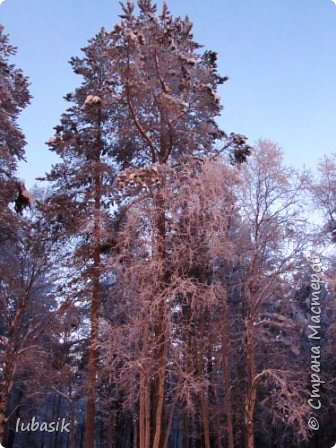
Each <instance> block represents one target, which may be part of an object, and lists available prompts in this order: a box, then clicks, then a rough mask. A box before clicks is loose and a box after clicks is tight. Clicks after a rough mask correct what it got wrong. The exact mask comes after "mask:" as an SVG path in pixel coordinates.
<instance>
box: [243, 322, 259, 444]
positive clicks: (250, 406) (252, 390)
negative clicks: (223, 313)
mask: <svg viewBox="0 0 336 448" xmlns="http://www.w3.org/2000/svg"><path fill="white" fill-rule="evenodd" d="M252 325H253V324H252V319H251V318H250V316H249V318H248V319H247V321H246V332H247V347H246V349H247V372H248V385H249V388H248V395H247V400H246V408H245V424H246V448H254V423H253V419H254V408H255V405H256V402H257V386H256V382H255V377H256V365H255V341H254V337H253V328H252Z"/></svg>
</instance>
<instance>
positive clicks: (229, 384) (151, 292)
mask: <svg viewBox="0 0 336 448" xmlns="http://www.w3.org/2000/svg"><path fill="white" fill-rule="evenodd" d="M120 18H121V21H120V23H118V24H117V25H116V26H115V27H114V29H113V30H112V31H107V30H105V29H102V30H100V32H99V33H98V34H97V35H96V36H95V37H94V38H93V39H91V40H90V41H89V42H88V45H87V47H85V48H84V49H83V56H82V57H81V58H80V57H76V58H72V59H71V61H70V64H71V67H72V69H73V71H74V72H75V73H76V74H78V75H79V76H80V77H81V84H80V85H79V87H78V88H77V89H76V90H75V91H74V92H72V93H69V94H67V95H66V97H65V99H66V101H67V102H68V103H69V107H68V108H67V110H66V111H65V112H64V114H63V115H62V116H61V118H60V122H59V124H57V125H56V126H55V128H54V130H55V133H54V136H52V137H51V138H49V140H48V141H47V145H48V147H49V149H50V150H51V151H54V152H55V153H56V154H57V155H58V162H57V163H56V164H54V166H53V167H52V168H51V170H50V172H48V173H46V175H45V177H44V178H42V177H41V178H40V179H39V180H41V181H44V182H45V183H44V184H43V185H44V188H42V187H40V186H39V188H37V187H36V188H35V189H34V191H33V192H28V191H26V188H25V186H24V182H23V181H22V180H20V179H18V178H17V173H16V167H17V163H18V161H19V160H21V159H24V147H25V138H24V135H23V134H22V131H21V130H20V128H19V126H18V122H17V120H18V116H19V113H20V111H21V110H22V109H23V108H25V107H26V106H27V105H28V104H29V101H30V95H29V91H28V80H27V78H26V77H24V75H23V73H22V72H21V71H20V70H19V69H17V68H16V67H15V66H14V65H13V64H12V63H11V61H10V58H11V57H12V56H13V55H14V54H15V52H16V49H15V48H13V47H12V46H11V45H10V44H9V41H8V36H6V34H5V32H4V29H3V27H0V93H1V97H0V123H1V126H0V159H1V165H0V246H1V248H0V249H1V250H0V316H1V320H0V443H3V444H4V446H5V447H6V448H8V447H9V448H13V447H14V448H15V447H22V446H29V447H41V448H42V447H45V448H52V447H60V448H65V447H68V448H77V447H83V448H84V447H85V448H94V447H96V448H97V447H101V448H103V447H106V448H212V447H213V448H224V447H225V448H226V447H228V448H234V447H245V448H257V447H270V448H271V447H278V448H287V447H298V448H314V447H326V446H328V445H330V444H332V443H333V442H334V440H335V438H336V434H335V430H334V429H333V424H332V423H333V420H334V419H335V417H336V416H335V410H334V409H335V405H336V401H335V380H334V375H335V367H336V366H335V363H334V361H333V359H334V355H335V352H334V351H335V349H334V345H333V344H334V341H335V337H336V332H335V329H336V327H335V324H334V316H335V311H336V308H335V304H334V300H335V280H334V273H335V266H336V265H335V256H334V250H333V247H334V246H333V244H334V243H335V232H336V227H335V219H336V215H335V213H336V212H335V203H336V202H335V201H336V187H335V186H336V158H335V156H334V155H332V156H329V157H326V158H325V159H324V160H323V161H322V162H321V164H320V165H319V167H318V170H317V174H316V175H313V174H312V173H309V172H304V171H298V170H294V169H292V168H290V167H287V166H286V165H285V164H284V161H283V155H282V151H281V149H280V148H279V147H278V146H277V145H276V144H275V143H273V142H271V141H269V140H260V141H259V142H257V143H256V144H255V145H253V146H250V145H249V144H248V142H247V138H246V137H245V136H243V135H239V134H235V133H230V134H227V133H226V132H224V131H223V130H222V129H220V127H219V126H218V124H217V122H216V118H217V117H218V116H219V115H220V113H221V110H222V105H221V102H220V97H219V95H218V86H219V85H221V84H223V83H224V82H225V81H227V79H228V78H227V77H226V76H224V77H223V76H220V74H219V73H218V71H217V55H216V53H214V52H212V51H204V50H202V46H201V45H199V44H198V43H196V42H195V41H194V37H193V34H192V23H191V22H190V20H189V18H188V17H186V18H184V19H182V18H180V17H177V18H174V17H173V16H172V15H171V14H170V12H169V10H168V7H167V5H166V4H165V3H164V4H163V8H162V10H161V11H160V12H158V11H157V8H156V6H155V5H154V4H153V3H152V2H151V0H139V1H138V2H137V8H136V7H135V5H133V4H132V3H131V2H126V3H124V4H122V14H121V16H120ZM312 218H313V219H312ZM309 257H312V258H309ZM312 260H315V262H314V263H315V264H314V263H313V262H312ZM317 265H321V266H322V270H321V272H320V271H318V272H319V276H320V278H321V282H322V283H321V282H320V283H319V285H322V286H321V288H320V290H319V293H320V296H319V297H320V301H321V303H320V308H319V309H320V311H319V313H317V314H316V315H314V319H315V320H314V319H313V321H311V317H312V316H311V315H312V309H313V306H312V303H313V302H312V300H315V299H312V297H315V298H316V294H315V296H314V287H313V284H312V280H311V279H312V278H314V275H315V276H316V275H317V274H316V266H317ZM314 266H315V268H314ZM314 269H315V270H314ZM314 309H316V306H315V308H314ZM312 322H313V323H315V325H316V327H314V328H315V330H314V329H312V326H311V325H312ZM312 331H318V334H319V335H320V339H319V341H318V344H319V346H318V348H317V347H316V344H314V343H315V342H316V341H314V339H313V338H312V337H311V336H312ZM312 353H313V355H314V356H315V358H314V359H315V364H314V366H315V370H313V371H312V370H311V365H312V364H311V362H312V358H311V354H312ZM312 375H317V376H312ZM312 378H313V379H316V378H319V379H321V381H323V382H322V383H319V386H320V394H319V396H316V397H315V398H316V399H318V402H319V403H320V405H321V407H320V409H314V408H312V406H311V405H310V404H309V403H310V402H309V399H311V394H312V392H311V381H312ZM312 416H315V417H316V418H317V419H318V422H319V425H320V429H319V431H314V430H312V429H311V428H310V427H309V426H308V420H309V418H310V417H312ZM33 418H34V419H35V420H36V421H38V422H57V421H58V422H60V421H62V420H66V421H67V422H69V424H70V428H71V430H70V432H67V431H63V432H61V431H55V432H47V431H22V430H21V431H17V428H18V427H19V428H20V426H18V425H19V422H23V423H24V425H26V424H27V422H30V421H31V420H32V419H33Z"/></svg>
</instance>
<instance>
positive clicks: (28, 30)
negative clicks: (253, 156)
mask: <svg viewBox="0 0 336 448" xmlns="http://www.w3.org/2000/svg"><path fill="white" fill-rule="evenodd" d="M161 3H162V2H161V1H159V2H158V5H161ZM168 4H169V7H170V9H171V11H172V12H173V14H174V15H185V14H188V15H189V17H190V18H191V20H192V21H193V22H194V30H195V33H194V34H195V39H196V41H198V42H199V43H201V44H203V45H204V46H205V49H211V50H215V51H217V52H218V53H219V71H220V72H221V74H223V75H228V76H229V77H230V80H229V81H228V82H227V83H225V84H224V86H222V87H221V90H220V94H221V96H222V103H223V105H224V110H223V113H222V116H221V117H220V119H219V122H220V124H221V126H222V128H223V129H224V130H225V131H226V132H231V131H234V132H240V133H243V134H245V135H246V136H248V137H249V139H250V141H251V143H253V142H254V141H256V140H257V139H259V138H269V139H271V140H273V141H275V142H277V143H278V144H279V145H280V146H281V147H283V149H284V152H285V156H286V160H287V162H288V163H289V164H292V165H294V166H296V167H302V166H303V165H306V166H307V167H312V168H314V166H315V165H316V163H317V161H318V160H319V158H320V157H321V156H322V155H323V154H329V153H331V152H336V5H335V4H334V3H333V2H332V1H331V0H304V1H303V0H272V1H270V0H245V1H243V0H171V1H170V2H168ZM119 13H120V6H119V2H118V1H117V0H59V1H55V0H47V1H46V0H5V1H4V2H3V3H2V4H1V5H0V23H2V24H3V25H4V26H5V30H6V32H7V33H8V34H9V35H10V39H11V43H12V44H13V45H16V46H17V47H18V54H17V56H16V57H15V59H14V62H15V63H16V64H17V65H18V66H20V67H21V68H22V69H23V70H24V72H25V74H26V75H27V76H29V78H30V82H31V93H32V95H33V97H34V98H33V100H32V103H31V105H30V106H29V107H28V108H27V109H26V110H25V111H24V113H23V114H22V116H21V117H20V125H21V127H22V128H23V130H24V132H25V134H26V137H27V141H28V146H27V163H26V164H21V165H20V171H19V175H20V176H21V177H22V178H23V179H25V180H26V182H27V185H29V186H31V185H32V184H33V183H34V179H35V177H36V176H39V175H43V174H44V172H45V171H46V170H49V168H50V165H51V163H52V162H53V161H55V158H54V156H53V155H52V154H51V153H49V151H48V149H47V147H46V145H45V144H44V142H45V141H46V140H47V139H48V138H49V137H50V136H51V135H53V129H52V128H53V127H54V126H55V125H56V124H57V123H58V121H59V117H60V115H61V113H62V112H63V111H64V110H65V107H66V103H65V101H64V100H63V96H64V95H65V94H66V93H68V92H70V91H72V90H73V89H74V88H75V87H76V86H77V85H79V83H80V77H78V76H76V75H74V74H73V73H72V71H71V67H70V65H69V64H68V60H69V59H70V57H71V56H75V55H79V54H80V48H82V47H84V46H85V45H86V42H87V40H88V39H90V38H91V37H93V36H94V35H95V34H96V33H97V32H98V31H99V29H100V28H101V27H102V26H104V27H105V28H107V29H111V28H112V27H113V26H114V24H115V23H116V22H117V21H118V14H119Z"/></svg>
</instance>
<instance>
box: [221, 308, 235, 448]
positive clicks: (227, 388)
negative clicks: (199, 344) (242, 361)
mask: <svg viewBox="0 0 336 448" xmlns="http://www.w3.org/2000/svg"><path fill="white" fill-rule="evenodd" d="M226 312H227V306H225V310H224V314H225V313H226ZM228 325H229V324H228V319H227V317H226V315H225V316H224V325H223V330H222V369H223V377H224V408H225V414H226V425H227V433H228V448H234V434H233V424H232V403H231V378H230V363H229V356H230V345H229V336H228Z"/></svg>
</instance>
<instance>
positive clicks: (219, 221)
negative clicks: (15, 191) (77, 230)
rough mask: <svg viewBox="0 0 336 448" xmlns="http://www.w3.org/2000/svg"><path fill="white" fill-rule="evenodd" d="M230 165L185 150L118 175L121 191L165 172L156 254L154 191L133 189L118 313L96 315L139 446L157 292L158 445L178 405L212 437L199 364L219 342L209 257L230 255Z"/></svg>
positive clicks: (233, 174) (204, 364) (144, 446)
mask: <svg viewBox="0 0 336 448" xmlns="http://www.w3.org/2000/svg"><path fill="white" fill-rule="evenodd" d="M237 171H238V170H236V168H233V167H231V166H230V165H229V164H228V162H227V161H224V160H221V159H218V160H210V157H209V158H205V159H203V161H200V160H195V159H192V158H191V159H190V160H185V163H180V164H179V165H177V167H169V166H167V165H162V166H160V167H158V168H156V167H152V168H151V169H149V168H143V169H142V168H139V169H138V171H137V176H136V178H135V179H134V180H132V181H131V183H130V184H129V183H128V182H127V181H126V180H125V178H124V176H123V175H122V178H121V179H120V183H121V185H124V188H126V186H125V183H127V185H128V186H127V188H128V189H135V190H137V189H138V188H139V186H141V185H142V183H143V181H142V180H141V177H144V178H147V183H149V177H150V175H149V173H151V184H153V185H155V184H156V183H161V182H162V181H163V180H164V179H165V180H166V188H165V190H164V202H165V211H166V224H167V231H166V235H165V248H166V257H165V260H163V259H162V257H161V256H160V254H159V253H158V242H157V238H156V234H155V230H156V225H157V221H156V208H155V197H153V196H152V195H151V194H150V191H149V189H146V190H145V189H143V195H142V197H141V198H139V197H138V198H137V201H136V203H135V204H134V205H133V206H132V207H130V208H129V209H128V212H127V213H126V217H125V219H124V223H123V225H122V226H121V230H120V233H119V235H118V238H117V240H118V255H117V256H116V257H115V259H114V264H113V272H114V273H115V276H116V283H115V291H114V297H117V298H118V300H117V303H116V305H115V307H116V316H121V317H119V318H117V317H115V319H114V320H112V323H108V322H107V323H106V325H105V326H104V328H105V332H106V333H105V334H104V336H103V342H102V350H103V353H104V356H103V359H104V369H103V372H102V375H103V377H104V378H105V379H106V378H110V379H111V378H112V381H113V382H114V384H115V385H116V387H117V389H118V390H119V391H121V392H122V393H123V394H124V395H126V398H125V405H126V406H127V407H128V409H130V411H131V412H132V414H133V419H134V421H136V422H138V425H139V431H138V434H139V442H140V447H141V448H149V447H151V446H152V442H151V440H153V437H154V434H153V432H155V429H156V428H155V426H152V424H151V413H152V410H153V409H155V405H157V400H158V398H159V397H157V396H155V395H154V394H153V393H152V391H153V390H154V391H155V390H156V389H155V388H152V382H151V379H152V377H153V375H154V374H155V372H156V371H157V370H158V368H159V367H160V363H159V362H158V359H157V354H156V347H155V346H156V344H157V340H156V333H155V328H156V321H157V309H158V307H160V306H161V301H162V299H164V311H163V312H164V320H165V323H166V325H165V327H164V329H165V339H164V341H165V346H164V356H165V361H166V366H165V368H166V376H167V385H166V388H165V392H164V396H163V400H164V403H163V404H164V406H165V408H166V409H167V412H166V415H165V417H164V419H163V422H164V424H163V445H162V446H165V447H167V446H168V443H169V438H170V433H171V430H172V426H173V424H176V422H177V421H178V418H179V417H180V415H181V413H183V415H185V417H184V420H185V421H188V416H187V415H188V414H190V415H191V416H192V418H193V419H194V420H195V421H197V422H198V424H199V426H200V428H202V430H200V433H199V434H198V435H199V436H200V437H202V438H203V440H204V443H205V446H207V447H209V446H210V443H211V440H212V439H213V436H212V430H211V429H210V427H211V423H210V422H211V417H212V416H213V415H214V414H215V413H214V412H213V408H212V406H211V405H210V406H209V397H210V396H211V395H212V394H213V392H214V390H215V386H214V385H213V384H211V385H210V383H211V380H210V377H211V375H210V374H209V370H211V368H210V364H212V362H213V361H212V353H213V351H215V345H216V343H215V342H214V341H216V342H217V343H218V340H221V336H220V334H218V331H217V330H218V327H217V326H216V325H215V326H214V325H213V323H214V320H215V317H214V316H215V314H216V310H218V309H220V307H221V305H219V304H220V303H221V302H222V289H221V287H220V283H219V282H218V279H217V278H215V277H214V275H213V274H212V273H213V272H214V271H216V270H217V263H218V260H219V259H221V260H226V259H230V257H231V256H232V253H231V250H232V245H231V244H230V241H229V240H228V238H227V232H226V228H227V227H228V225H229V222H230V220H231V219H232V213H233V202H234V194H233V191H232V190H233V188H234V186H235V184H236V182H237ZM118 183H119V182H118ZM111 267H112V266H111ZM163 269H164V270H165V288H164V289H162V291H161V294H160V296H158V293H157V285H156V283H155V282H153V279H156V278H158V277H159V276H160V275H162V271H163ZM159 361H160V360H159ZM110 381H111V380H110ZM137 403H138V406H137ZM209 407H210V409H209ZM198 408H200V409H201V411H197V409H198ZM188 423H189V421H188ZM183 431H184V433H185V435H184V439H183V440H184V441H185V440H189V439H188V438H189V435H190V434H189V431H188V429H187V427H185V428H184V430H183ZM184 446H187V445H184Z"/></svg>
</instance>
